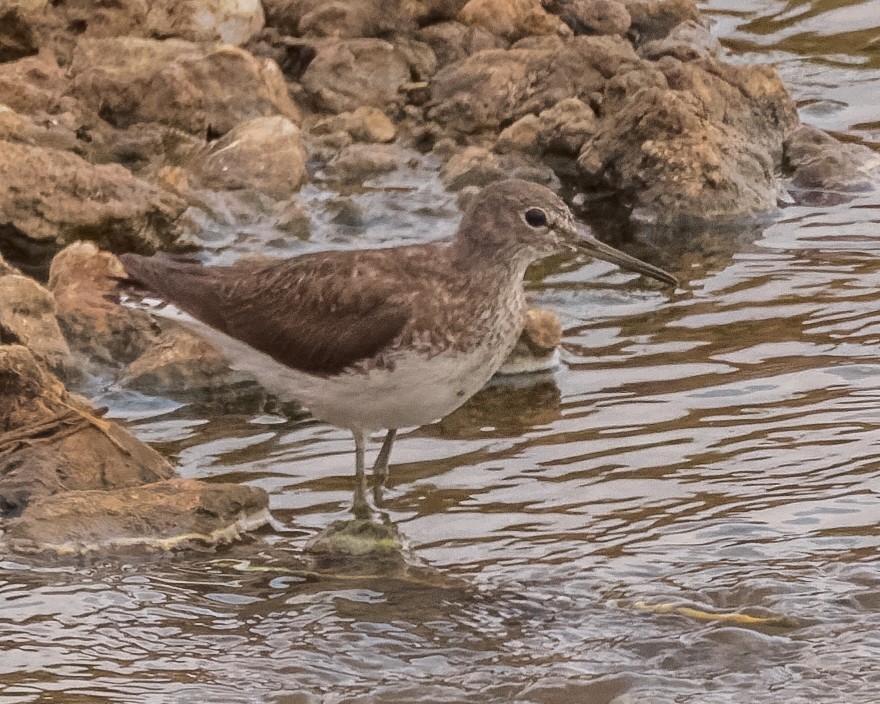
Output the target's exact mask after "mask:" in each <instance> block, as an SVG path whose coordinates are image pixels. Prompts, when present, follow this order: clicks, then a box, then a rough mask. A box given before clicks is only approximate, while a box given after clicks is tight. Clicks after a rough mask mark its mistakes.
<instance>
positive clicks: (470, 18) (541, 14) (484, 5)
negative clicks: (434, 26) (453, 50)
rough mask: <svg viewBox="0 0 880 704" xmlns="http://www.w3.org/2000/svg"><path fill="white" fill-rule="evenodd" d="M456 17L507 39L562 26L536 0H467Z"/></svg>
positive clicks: (533, 34)
mask: <svg viewBox="0 0 880 704" xmlns="http://www.w3.org/2000/svg"><path fill="white" fill-rule="evenodd" d="M458 19H459V21H460V22H463V23H464V24H468V25H472V26H475V27H482V28H483V29H485V30H487V31H489V32H491V33H492V34H495V35H497V36H499V37H503V38H504V39H507V40H508V41H516V40H517V39H522V38H523V37H529V36H536V35H537V36H541V35H547V34H557V33H558V32H559V31H560V29H561V27H562V26H563V25H562V23H561V21H560V20H559V18H558V17H555V16H554V15H551V14H549V13H547V11H546V10H544V8H543V6H542V5H541V2H540V0H470V1H469V2H468V4H467V5H465V6H464V7H463V8H462V10H461V12H459V13H458Z"/></svg>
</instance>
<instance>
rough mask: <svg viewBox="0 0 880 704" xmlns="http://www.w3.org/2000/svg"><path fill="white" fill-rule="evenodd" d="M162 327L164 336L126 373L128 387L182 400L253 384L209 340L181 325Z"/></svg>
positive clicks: (130, 365)
mask: <svg viewBox="0 0 880 704" xmlns="http://www.w3.org/2000/svg"><path fill="white" fill-rule="evenodd" d="M162 324H163V325H164V328H165V329H164V331H163V333H162V335H161V337H160V338H159V339H158V340H157V341H156V342H155V344H153V345H152V346H151V347H149V348H148V349H147V350H146V351H145V352H144V353H143V354H142V355H141V356H140V357H138V358H137V359H136V360H134V361H133V362H132V363H131V364H129V366H128V368H127V369H126V370H125V373H124V374H123V377H122V379H121V383H122V384H123V385H124V386H126V387H128V388H130V389H134V390H136V391H142V392H143V393H146V394H161V395H165V396H172V397H178V398H179V397H182V396H191V395H193V394H199V393H203V392H205V391H212V390H216V389H221V388H227V387H231V386H233V385H235V384H243V383H245V382H249V379H248V378H247V377H245V376H244V375H242V374H239V373H238V372H233V371H232V370H231V369H230V368H229V365H228V364H227V362H226V359H225V358H224V356H223V355H222V354H221V353H220V352H218V351H217V350H216V349H215V348H214V347H212V346H211V344H210V343H208V342H207V341H206V340H204V339H202V338H201V337H199V336H198V335H196V334H195V333H193V332H190V330H189V329H188V328H185V327H183V326H182V325H180V324H173V323H169V322H168V321H162Z"/></svg>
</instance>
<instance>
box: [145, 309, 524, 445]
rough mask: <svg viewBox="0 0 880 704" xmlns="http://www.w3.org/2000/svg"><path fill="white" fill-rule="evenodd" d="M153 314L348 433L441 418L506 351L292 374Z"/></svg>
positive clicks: (235, 343)
mask: <svg viewBox="0 0 880 704" xmlns="http://www.w3.org/2000/svg"><path fill="white" fill-rule="evenodd" d="M156 312H159V313H160V314H161V315H163V316H165V317H168V318H171V319H173V320H176V321H178V322H181V323H183V324H184V325H186V326H187V327H189V328H191V329H192V330H193V331H195V332H196V333H197V334H199V335H201V336H202V337H204V338H205V339H206V340H208V341H209V342H210V343H211V344H213V345H214V346H215V347H216V348H217V349H218V350H219V351H220V352H222V353H223V355H224V356H225V357H226V360H227V362H228V363H229V366H230V367H231V368H232V369H235V370H237V371H241V372H244V373H246V374H249V375H251V376H253V377H254V378H255V379H256V380H257V381H258V382H260V384H261V385H262V386H264V387H265V388H266V389H267V390H268V391H270V392H271V393H273V394H275V395H277V396H278V397H280V398H282V399H284V400H296V401H299V402H301V403H302V404H303V405H304V406H305V407H306V408H308V410H309V411H310V412H311V413H312V415H314V416H315V417H316V418H318V419H320V420H323V421H326V422H327V423H330V424H332V425H336V426H339V427H343V428H351V429H353V430H367V431H371V430H380V429H382V428H406V427H411V426H418V425H424V424H426V423H430V422H432V421H434V420H437V419H439V418H442V417H443V416H445V415H447V414H449V413H451V412H452V411H454V410H455V409H456V408H458V407H459V406H461V405H462V404H463V403H464V402H465V401H467V400H468V399H469V398H470V397H471V396H473V395H474V394H475V393H476V392H477V391H479V390H480V389H481V388H482V387H483V386H484V385H485V384H486V382H487V381H489V379H490V378H491V376H492V374H494V373H495V371H496V370H497V369H498V367H499V366H500V365H501V363H502V362H503V361H504V359H505V358H506V356H507V354H508V353H509V352H510V350H509V349H507V348H506V346H504V345H501V346H500V348H499V346H498V345H497V341H496V344H495V345H494V346H492V347H491V348H486V349H478V350H476V351H475V352H474V353H470V354H461V353H455V352H444V353H441V354H438V355H436V356H434V357H431V358H426V357H421V356H417V355H405V356H400V357H399V358H398V359H397V360H395V364H394V369H393V370H391V371H389V370H387V369H376V370H373V371H370V372H368V373H344V374H341V375H339V376H335V377H331V378H325V377H319V376H313V375H311V374H306V373H304V372H300V371H296V370H294V369H290V368H289V367H286V366H284V365H283V364H280V363H278V362H276V361H275V360H274V359H272V358H271V357H269V356H268V355H266V354H263V353H261V352H258V351H256V350H255V349H253V348H252V347H250V346H249V345H246V344H245V343H243V342H241V341H239V340H236V339H235V338H233V337H230V336H229V335H226V334H224V333H221V332H218V331H217V330H215V329H214V328H211V327H209V326H207V325H205V324H203V323H201V322H199V321H198V320H195V319H194V318H192V317H190V316H189V315H187V314H185V313H182V312H180V311H179V310H177V309H175V308H173V307H172V306H167V307H165V308H163V309H162V310H161V311H156ZM512 345H513V342H511V343H510V346H511V347H512Z"/></svg>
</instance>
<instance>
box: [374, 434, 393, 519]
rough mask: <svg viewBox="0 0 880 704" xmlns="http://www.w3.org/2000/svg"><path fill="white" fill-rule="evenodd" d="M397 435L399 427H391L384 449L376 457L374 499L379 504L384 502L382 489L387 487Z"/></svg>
mask: <svg viewBox="0 0 880 704" xmlns="http://www.w3.org/2000/svg"><path fill="white" fill-rule="evenodd" d="M396 435H397V428H389V429H388V433H387V434H386V435H385V440H384V441H383V442H382V449H381V450H379V455H378V456H377V457H376V462H375V463H374V464H373V477H374V478H375V482H374V484H373V501H375V502H376V505H377V506H378V505H379V504H380V503H381V502H382V489H384V488H385V481H386V480H387V479H388V458H389V457H391V446H392V445H393V444H394V438H395V436H396Z"/></svg>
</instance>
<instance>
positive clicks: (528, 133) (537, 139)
mask: <svg viewBox="0 0 880 704" xmlns="http://www.w3.org/2000/svg"><path fill="white" fill-rule="evenodd" d="M541 130H542V124H541V119H540V118H539V117H538V116H537V115H525V116H524V117H521V118H519V119H518V120H517V121H516V122H514V123H513V124H512V125H510V126H509V127H505V128H504V129H503V130H502V131H501V134H499V135H498V141H497V142H496V144H495V148H496V149H497V150H498V151H499V152H502V153H504V152H513V151H519V152H532V153H538V154H540V152H541Z"/></svg>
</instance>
